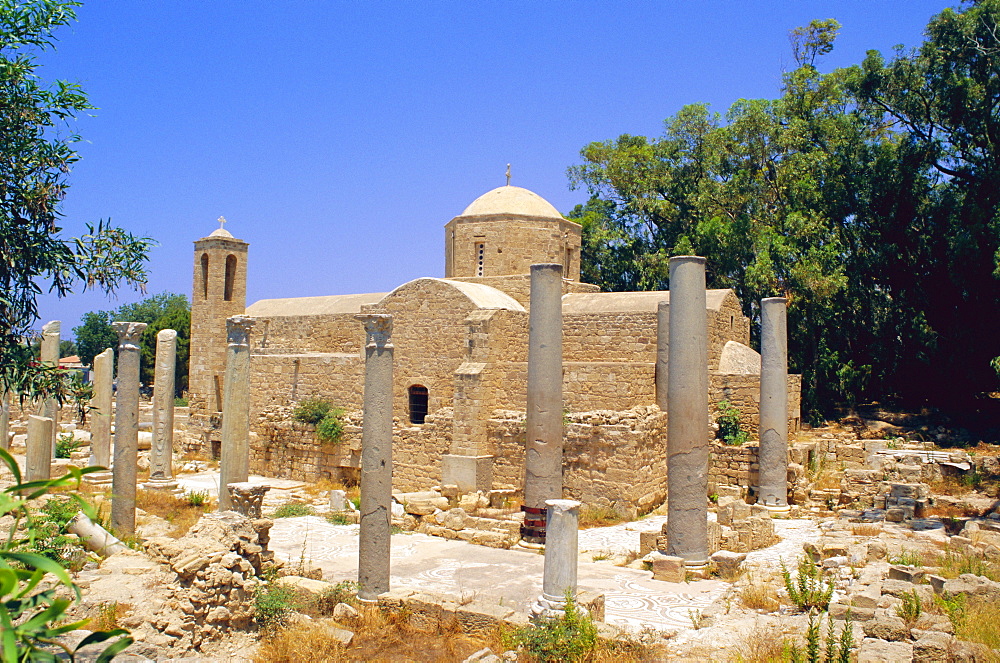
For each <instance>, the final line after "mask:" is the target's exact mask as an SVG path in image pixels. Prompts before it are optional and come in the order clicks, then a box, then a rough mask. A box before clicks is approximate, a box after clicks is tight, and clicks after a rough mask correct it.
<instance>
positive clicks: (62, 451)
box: [56, 433, 83, 458]
mask: <svg viewBox="0 0 1000 663" xmlns="http://www.w3.org/2000/svg"><path fill="white" fill-rule="evenodd" d="M82 446H83V442H81V441H80V440H77V439H76V438H75V437H73V434H72V433H65V434H63V435H60V436H59V437H57V438H56V458H69V457H70V454H71V453H73V452H74V451H76V450H77V449H79V448H80V447H82Z"/></svg>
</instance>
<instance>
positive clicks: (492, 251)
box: [445, 215, 580, 281]
mask: <svg viewBox="0 0 1000 663" xmlns="http://www.w3.org/2000/svg"><path fill="white" fill-rule="evenodd" d="M445 233H446V238H445V245H446V255H445V262H446V265H445V276H446V277H448V278H451V277H455V276H458V277H463V276H478V271H477V270H478V267H479V252H478V250H477V249H476V245H477V244H479V243H482V244H485V252H484V256H483V276H506V275H508V274H527V273H528V272H529V271H530V268H531V265H532V264H534V263H546V262H547V263H553V262H554V263H558V264H560V265H563V269H564V272H565V276H566V278H569V279H571V280H573V281H579V280H580V225H579V224H577V223H574V222H572V221H567V220H562V221H559V220H556V219H552V220H548V219H538V218H531V217H522V216H518V215H494V216H483V217H475V218H470V219H469V220H465V219H462V218H461V217H460V218H457V219H453V220H452V221H450V222H449V223H448V224H447V225H446V226H445ZM567 260H568V263H569V264H567Z"/></svg>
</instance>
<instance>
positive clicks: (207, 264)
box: [188, 217, 250, 427]
mask: <svg viewBox="0 0 1000 663" xmlns="http://www.w3.org/2000/svg"><path fill="white" fill-rule="evenodd" d="M225 223H226V220H225V219H224V218H222V217H220V218H219V227H218V228H216V229H215V230H214V231H213V232H212V234H210V235H209V236H208V237H202V238H201V239H199V240H196V241H195V243H194V281H193V282H194V286H193V289H192V292H191V350H190V362H191V363H190V368H189V377H188V404H189V405H190V407H191V420H192V422H197V423H198V424H200V425H201V426H202V427H206V426H211V425H212V423H213V422H212V421H211V420H212V418H213V416H214V415H216V414H217V413H219V412H221V411H222V378H223V376H224V375H225V371H226V318H229V317H231V316H234V315H242V314H243V313H244V312H246V307H247V250H248V249H249V247H250V245H249V244H248V243H246V242H244V241H243V240H242V239H236V238H235V237H233V235H232V233H230V232H229V231H228V230H226V229H225V228H224V225H225Z"/></svg>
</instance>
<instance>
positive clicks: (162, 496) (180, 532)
mask: <svg viewBox="0 0 1000 663" xmlns="http://www.w3.org/2000/svg"><path fill="white" fill-rule="evenodd" d="M193 495H195V493H188V495H187V496H186V497H178V496H176V495H174V494H173V493H171V492H168V491H165V490H139V491H137V492H136V494H135V505H136V506H137V507H138V508H140V509H142V510H143V511H145V512H147V513H151V514H153V515H154V516H157V517H159V518H163V519H164V520H166V521H167V522H168V523H170V524H171V525H172V526H173V528H172V529H171V530H170V532H169V533H168V535H169V536H171V537H173V538H175V539H176V538H180V537H182V536H184V535H185V534H187V531H188V530H189V529H191V527H193V526H194V524H195V523H196V522H198V520H199V519H200V518H201V517H202V516H203V515H205V512H206V511H207V510H208V508H209V506H210V502H209V500H208V492H207V491H206V492H205V493H204V495H203V496H202V495H199V496H198V497H192V496H193ZM195 502H200V503H198V504H196V503H195Z"/></svg>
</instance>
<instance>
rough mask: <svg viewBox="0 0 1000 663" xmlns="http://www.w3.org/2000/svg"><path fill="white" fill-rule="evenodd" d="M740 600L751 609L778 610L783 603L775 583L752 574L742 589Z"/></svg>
mask: <svg viewBox="0 0 1000 663" xmlns="http://www.w3.org/2000/svg"><path fill="white" fill-rule="evenodd" d="M740 602H741V603H743V606H744V607H746V608H749V609H750V610H766V611H768V612H771V611H773V610H777V609H778V607H779V606H780V605H781V601H780V600H779V599H778V590H777V589H776V588H775V586H774V584H772V583H770V582H768V581H767V580H761V579H760V578H756V577H754V576H752V575H748V576H747V580H746V584H745V585H744V586H743V588H742V589H741V590H740Z"/></svg>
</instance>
